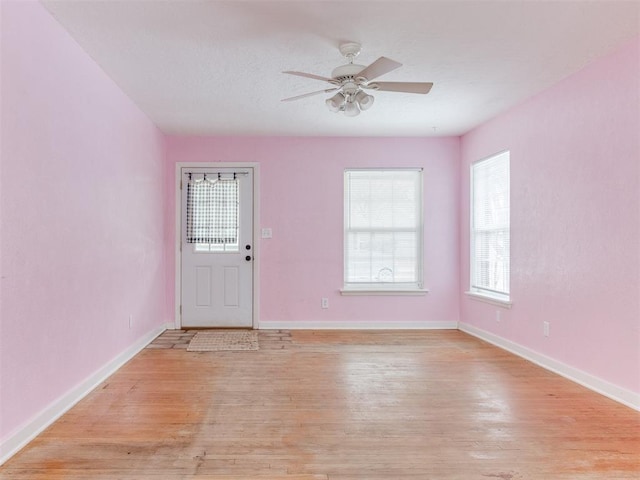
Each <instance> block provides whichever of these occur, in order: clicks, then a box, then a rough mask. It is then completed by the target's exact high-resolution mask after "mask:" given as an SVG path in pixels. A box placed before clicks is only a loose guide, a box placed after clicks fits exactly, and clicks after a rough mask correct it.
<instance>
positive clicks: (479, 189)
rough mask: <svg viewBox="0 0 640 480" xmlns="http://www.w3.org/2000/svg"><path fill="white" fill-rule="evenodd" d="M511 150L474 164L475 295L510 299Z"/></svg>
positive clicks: (472, 268)
mask: <svg viewBox="0 0 640 480" xmlns="http://www.w3.org/2000/svg"><path fill="white" fill-rule="evenodd" d="M509 212H510V208H509V152H503V153H500V154H498V155H495V156H493V157H490V158H488V159H486V160H482V161H479V162H476V163H474V164H473V165H472V166H471V291H470V292H469V293H471V294H477V295H481V296H483V297H489V298H491V299H495V300H498V301H503V302H506V303H508V302H509V269H510V268H509V255H510V247H509V244H510V241H509V237H510V233H509Z"/></svg>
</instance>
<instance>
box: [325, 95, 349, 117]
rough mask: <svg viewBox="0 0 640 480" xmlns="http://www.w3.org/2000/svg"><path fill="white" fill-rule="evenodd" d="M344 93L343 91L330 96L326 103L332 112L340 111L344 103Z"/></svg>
mask: <svg viewBox="0 0 640 480" xmlns="http://www.w3.org/2000/svg"><path fill="white" fill-rule="evenodd" d="M344 100H345V98H344V95H342V93H341V92H338V93H336V94H335V95H334V96H333V97H331V98H328V99H327V100H326V101H325V102H324V103H326V104H327V108H328V109H329V110H331V111H332V112H339V111H340V109H341V108H342V105H344Z"/></svg>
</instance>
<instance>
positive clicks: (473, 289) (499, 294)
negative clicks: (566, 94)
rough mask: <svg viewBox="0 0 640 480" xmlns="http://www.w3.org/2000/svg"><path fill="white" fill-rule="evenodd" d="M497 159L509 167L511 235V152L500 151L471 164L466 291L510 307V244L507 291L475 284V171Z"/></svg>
mask: <svg viewBox="0 0 640 480" xmlns="http://www.w3.org/2000/svg"><path fill="white" fill-rule="evenodd" d="M495 161H503V162H506V163H507V164H506V168H507V175H506V181H507V191H508V192H509V193H508V195H507V201H508V205H507V207H508V211H509V215H508V220H507V225H506V229H507V230H508V233H509V239H510V237H511V219H510V217H511V199H510V188H511V185H510V183H511V179H510V152H509V151H508V150H507V151H503V152H500V153H497V154H495V155H492V156H490V157H487V158H484V159H482V160H479V161H477V162H474V163H472V164H471V168H470V209H469V212H470V215H469V216H470V219H469V226H470V228H469V290H468V291H467V292H465V293H466V294H467V295H469V296H471V297H472V298H474V299H477V300H481V301H485V302H488V303H491V304H495V305H499V306H504V307H507V308H510V307H511V305H512V302H511V286H510V282H511V279H510V276H511V248H510V245H509V252H508V255H509V260H508V263H509V267H508V269H507V277H508V278H507V281H506V284H507V291H506V292H504V291H496V290H492V289H491V288H489V286H481V285H475V283H476V282H475V278H476V269H475V267H476V263H477V262H476V259H475V252H476V248H475V241H476V227H475V225H474V219H475V216H476V215H475V196H476V195H475V190H476V188H477V186H476V179H475V172H476V170H477V169H478V168H481V167H482V165H483V164H487V162H495ZM504 228H505V227H504V226H503V227H502V228H501V229H504ZM483 231H484V230H483ZM510 243H511V242H510V240H509V244H510Z"/></svg>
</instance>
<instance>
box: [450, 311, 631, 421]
mask: <svg viewBox="0 0 640 480" xmlns="http://www.w3.org/2000/svg"><path fill="white" fill-rule="evenodd" d="M458 328H459V330H460V331H462V332H465V333H468V334H469V335H473V336H474V337H477V338H479V339H481V340H484V341H486V342H489V343H491V344H493V345H495V346H497V347H500V348H502V349H504V350H507V351H508V352H511V353H513V354H515V355H518V356H519V357H522V358H524V359H525V360H529V361H530V362H533V363H535V364H536V365H539V366H541V367H542V368H545V369H547V370H549V371H551V372H554V373H557V374H558V375H560V376H562V377H565V378H567V379H569V380H571V381H573V382H576V383H578V384H580V385H582V386H583V387H586V388H588V389H590V390H593V391H594V392H597V393H599V394H601V395H604V396H605V397H608V398H610V399H612V400H615V401H616V402H619V403H622V404H623V405H626V406H627V407H630V408H633V409H634V410H638V411H640V394H637V393H635V392H632V391H631V390H627V389H625V388H622V387H619V386H617V385H614V384H612V383H609V382H607V381H606V380H602V379H601V378H598V377H596V376H594V375H591V374H589V373H586V372H583V371H582V370H579V369H577V368H574V367H571V366H569V365H566V364H564V363H562V362H559V361H558V360H554V359H553V358H550V357H547V356H546V355H542V354H540V353H537V352H535V351H533V350H530V349H528V348H526V347H523V346H522V345H519V344H517V343H515V342H512V341H510V340H506V339H504V338H502V337H499V336H497V335H494V334H492V333H489V332H487V331H485V330H482V329H480V328H477V327H474V326H472V325H469V324H468V323H463V322H460V323H459V324H458Z"/></svg>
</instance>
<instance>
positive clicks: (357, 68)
mask: <svg viewBox="0 0 640 480" xmlns="http://www.w3.org/2000/svg"><path fill="white" fill-rule="evenodd" d="M364 68H365V67H364V65H358V64H355V63H348V64H347V65H340V66H339V67H337V68H334V69H333V72H331V78H334V79H336V80H346V79H349V78H355V77H356V75H358V73H360V72H361V71H362V70H364Z"/></svg>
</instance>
